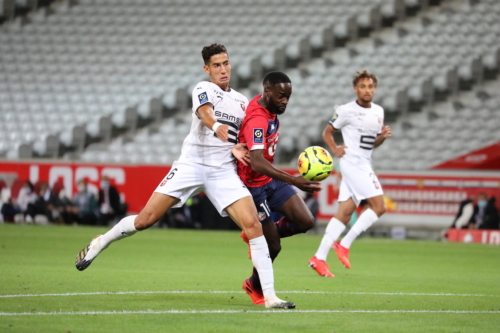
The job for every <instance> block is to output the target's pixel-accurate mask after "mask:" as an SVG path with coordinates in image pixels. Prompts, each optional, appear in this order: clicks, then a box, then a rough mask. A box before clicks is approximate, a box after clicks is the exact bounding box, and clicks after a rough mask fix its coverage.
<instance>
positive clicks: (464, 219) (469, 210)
mask: <svg viewBox="0 0 500 333" xmlns="http://www.w3.org/2000/svg"><path fill="white" fill-rule="evenodd" d="M472 214H474V206H473V205H472V202H470V203H468V204H467V205H465V206H464V208H462V215H460V217H459V218H458V219H457V221H456V222H455V228H457V229H460V228H462V227H464V226H466V225H467V224H468V223H469V221H470V219H471V217H472Z"/></svg>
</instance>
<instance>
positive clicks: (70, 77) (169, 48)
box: [0, 0, 427, 158]
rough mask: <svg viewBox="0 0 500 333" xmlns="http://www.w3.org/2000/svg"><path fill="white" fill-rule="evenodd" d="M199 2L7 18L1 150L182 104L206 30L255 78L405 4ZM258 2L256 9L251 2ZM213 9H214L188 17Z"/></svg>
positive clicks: (101, 135) (104, 133)
mask: <svg viewBox="0 0 500 333" xmlns="http://www.w3.org/2000/svg"><path fill="white" fill-rule="evenodd" d="M424 2H425V3H426V2H427V1H423V3H424ZM409 3H410V5H411V6H412V5H413V3H414V1H413V2H412V1H409ZM200 4H201V2H200V1H198V0H195V1H174V0H172V1H169V2H166V1H157V0H128V1H116V0H105V1H99V2H96V1H92V0H82V1H79V2H78V4H77V5H76V6H70V2H68V1H63V2H61V3H60V5H59V6H58V7H56V8H54V13H53V14H52V15H49V16H45V15H33V17H32V23H31V24H28V25H26V26H24V27H22V28H16V27H15V26H13V27H9V30H8V31H7V32H6V33H2V34H0V54H1V56H0V71H1V72H3V73H5V75H4V76H3V80H2V81H0V107H1V108H2V110H1V112H2V117H3V120H5V121H7V122H8V123H9V124H12V125H11V127H10V130H9V133H8V135H7V136H4V137H3V138H2V141H1V144H0V148H1V149H2V152H3V154H4V155H5V156H6V157H8V158H19V157H21V158H22V157H32V156H51V157H53V156H57V155H58V154H59V153H60V152H62V153H64V152H65V151H66V150H67V149H63V148H68V147H69V148H71V149H73V150H76V151H82V150H83V148H84V147H85V145H86V144H88V143H89V142H92V141H99V140H103V141H107V140H109V139H110V137H111V131H112V130H113V129H118V130H132V131H133V130H135V129H136V127H137V125H138V123H140V121H141V120H144V119H145V120H148V121H152V120H157V119H158V118H159V117H160V116H161V111H162V105H161V102H160V100H161V101H163V104H164V105H165V106H166V107H168V108H171V109H183V108H185V107H186V106H187V102H188V99H187V93H186V92H188V91H189V90H190V89H189V88H190V86H193V84H194V83H195V82H196V81H198V80H200V79H201V78H202V77H203V75H202V73H200V72H201V71H200V68H199V67H200V59H199V49H200V45H205V44H207V43H210V42H213V40H211V39H212V38H211V37H207V36H216V35H217V34H218V32H219V31H224V32H225V36H224V39H225V42H224V43H225V44H226V45H227V46H228V48H229V49H230V50H231V58H232V60H233V62H234V63H235V64H236V65H237V66H235V69H234V72H235V73H238V75H234V83H235V84H237V82H236V81H237V79H238V77H239V78H240V79H241V80H243V81H244V80H251V79H252V78H253V77H260V75H261V73H262V66H263V65H265V67H266V68H267V67H283V66H284V65H286V64H285V63H284V62H286V59H292V60H293V59H307V57H308V56H310V54H311V52H312V50H313V49H318V48H325V49H326V48H329V47H332V46H333V45H334V42H338V43H340V42H342V41H345V40H347V39H352V38H356V35H357V33H358V31H359V30H360V29H358V27H361V28H365V29H366V28H370V27H372V28H373V29H375V28H377V27H378V26H379V25H380V22H382V20H384V19H385V20H387V19H389V20H393V19H396V18H397V17H398V16H401V17H403V16H404V13H405V11H404V9H405V3H404V1H403V0H377V1H366V0H355V1H344V0H342V1H341V0H338V1H336V2H335V6H329V5H327V4H328V3H327V2H325V1H322V0H316V1H313V2H312V3H311V2H310V1H307V2H306V1H301V0H297V1H285V0H283V1H275V2H270V3H269V2H267V1H263V0H260V1H257V2H256V1H248V0H246V1H231V0H217V1H215V2H214V3H213V4H212V6H210V7H207V6H200ZM264 4H265V5H266V6H267V10H266V11H261V10H260V7H259V6H260V5H264ZM201 14H203V16H202V15H201ZM212 14H213V15H215V14H217V15H219V16H221V17H224V18H225V19H224V20H223V21H220V20H217V21H214V20H206V19H196V20H193V17H196V18H200V17H210V15H212ZM291 22H293V24H290V23H291ZM270 29H272V31H273V33H272V34H268V31H270ZM200 31H203V33H202V34H201V33H200ZM266 34H267V35H266ZM264 35H266V37H267V38H262V36H264ZM217 39H220V38H217ZM226 41H227V42H226ZM269 55H272V57H269ZM186 88H187V90H186ZM88 138H90V140H88ZM0 153H1V152H0Z"/></svg>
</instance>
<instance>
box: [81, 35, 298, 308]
mask: <svg viewBox="0 0 500 333" xmlns="http://www.w3.org/2000/svg"><path fill="white" fill-rule="evenodd" d="M202 56H203V60H204V62H205V65H204V67H203V69H204V71H205V73H207V74H208V75H209V76H210V82H208V81H203V82H200V83H198V84H197V85H196V87H195V88H194V90H193V93H192V99H193V122H192V125H191V131H190V133H189V135H188V136H187V137H186V139H185V140H184V144H183V145H182V152H181V156H180V158H179V159H178V160H177V161H175V162H174V163H173V165H172V169H171V170H170V172H169V173H168V174H167V175H166V176H165V178H164V179H163V181H162V182H161V183H160V184H159V185H158V187H157V188H156V190H155V191H154V193H153V194H152V196H151V198H150V199H149V201H148V202H147V204H146V207H144V209H143V210H142V211H141V212H140V213H139V215H132V216H127V217H125V218H124V219H122V220H121V221H120V222H119V223H118V224H117V225H116V226H114V227H113V228H112V229H111V230H109V231H108V232H107V233H106V234H104V235H100V236H97V237H95V238H94V239H93V240H92V241H91V243H90V244H89V245H88V246H86V247H85V248H84V249H83V250H82V251H81V252H80V253H79V254H78V256H77V258H76V261H75V265H76V268H77V269H78V270H80V271H82V270H84V269H86V268H87V267H88V266H89V265H90V264H91V263H92V261H93V260H94V259H95V258H96V257H97V255H98V254H99V253H100V252H101V251H102V250H104V249H106V248H107V247H108V246H109V245H110V244H111V243H112V242H114V241H117V240H119V239H122V238H124V237H128V236H132V235H133V234H135V233H136V232H137V231H140V230H144V229H147V228H149V227H151V226H152V225H153V224H155V223H156V222H157V221H158V220H159V219H160V218H161V217H162V216H163V215H164V214H165V213H166V212H167V210H168V209H170V208H172V207H178V206H181V205H182V204H184V203H185V202H186V200H187V199H188V198H189V197H191V196H193V195H195V194H197V193H199V192H201V191H204V192H205V193H206V195H207V196H208V198H209V199H210V201H211V202H212V203H213V204H214V206H215V207H216V208H217V210H218V211H219V213H220V214H221V215H229V216H230V217H231V218H232V219H233V220H234V221H235V222H236V224H237V225H238V226H239V227H240V228H241V229H243V231H244V232H245V233H246V235H247V236H248V238H250V251H251V255H252V262H253V264H254V266H255V267H256V268H257V271H258V273H259V276H260V277H261V281H262V282H263V291H264V297H265V305H266V307H268V308H285V309H292V308H295V304H294V303H292V302H285V301H283V300H281V299H279V298H278V297H277V296H276V294H275V291H274V274H273V266H272V262H271V259H270V256H269V249H268V246H267V242H266V239H265V237H264V236H263V233H262V226H261V224H260V222H259V219H258V214H257V209H256V208H255V205H254V203H253V200H252V196H251V194H250V192H249V191H248V189H247V188H246V186H245V185H244V184H243V183H242V182H241V180H240V178H239V177H238V174H237V173H236V164H235V159H234V157H233V155H232V149H233V148H234V147H235V143H236V139H237V135H238V131H239V128H240V126H241V121H242V120H243V117H244V116H245V110H246V107H247V104H248V100H247V98H245V97H244V96H243V95H241V94H240V93H238V92H236V91H235V90H234V89H232V88H231V87H230V86H229V79H230V76H231V63H230V61H229V56H228V53H227V50H226V48H225V47H224V46H223V45H221V44H212V45H210V46H205V47H204V48H203V50H202ZM233 152H234V153H235V154H237V155H238V158H239V159H240V161H244V160H245V158H247V159H248V156H247V155H246V154H247V153H246V152H245V149H243V148H241V150H240V151H238V150H233ZM238 152H240V153H241V154H238ZM248 161H249V159H248Z"/></svg>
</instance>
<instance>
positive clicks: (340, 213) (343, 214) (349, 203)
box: [335, 198, 357, 224]
mask: <svg viewBox="0 0 500 333" xmlns="http://www.w3.org/2000/svg"><path fill="white" fill-rule="evenodd" d="M356 207H357V205H356V203H355V202H354V200H353V199H352V198H349V199H347V200H345V201H341V202H340V203H339V209H338V210H337V214H335V218H336V219H337V220H339V221H340V222H342V223H344V224H347V223H349V220H350V219H351V215H352V213H354V211H355V210H356Z"/></svg>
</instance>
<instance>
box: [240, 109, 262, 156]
mask: <svg viewBox="0 0 500 333" xmlns="http://www.w3.org/2000/svg"><path fill="white" fill-rule="evenodd" d="M267 126H268V121H267V119H266V117H262V116H256V117H255V116H254V117H251V118H250V119H248V121H247V123H246V124H245V127H244V128H243V138H244V140H242V142H246V143H247V148H248V150H255V149H265V144H266V133H267Z"/></svg>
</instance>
